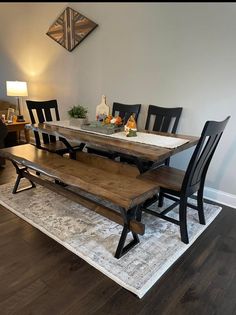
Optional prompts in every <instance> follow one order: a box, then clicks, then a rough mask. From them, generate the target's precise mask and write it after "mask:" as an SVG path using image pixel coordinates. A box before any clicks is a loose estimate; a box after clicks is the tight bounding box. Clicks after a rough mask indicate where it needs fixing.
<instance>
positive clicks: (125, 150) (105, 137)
mask: <svg viewBox="0 0 236 315" xmlns="http://www.w3.org/2000/svg"><path fill="white" fill-rule="evenodd" d="M26 128H28V129H31V130H33V131H37V132H39V133H41V134H42V133H46V134H48V135H53V136H56V137H60V138H65V139H66V140H68V141H78V143H82V144H85V145H88V144H89V145H92V146H94V147H97V148H102V149H103V150H109V151H114V152H117V153H120V154H125V155H128V156H130V157H133V158H135V161H136V165H137V167H138V169H139V171H140V173H142V172H144V171H145V170H144V168H143V165H144V162H147V161H149V162H152V168H154V167H156V166H158V165H160V164H161V163H163V162H164V161H165V159H167V158H169V157H171V156H173V155H175V154H177V153H179V152H182V151H184V150H187V149H189V148H191V147H193V146H195V145H196V144H197V143H198V140H199V137H196V136H191V135H185V134H184V135H182V134H172V133H164V132H154V131H147V130H138V132H137V136H136V137H127V136H126V134H125V132H124V131H121V132H117V133H114V134H103V133H100V132H94V131H88V130H85V129H83V128H82V127H76V126H73V125H71V124H70V121H52V122H44V123H38V124H31V125H30V124H29V125H27V126H26ZM82 147H83V146H81V148H82Z"/></svg>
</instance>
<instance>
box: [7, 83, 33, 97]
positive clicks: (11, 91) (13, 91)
mask: <svg viewBox="0 0 236 315" xmlns="http://www.w3.org/2000/svg"><path fill="white" fill-rule="evenodd" d="M6 85H7V96H28V90H27V83H26V82H23V81H7V82H6Z"/></svg>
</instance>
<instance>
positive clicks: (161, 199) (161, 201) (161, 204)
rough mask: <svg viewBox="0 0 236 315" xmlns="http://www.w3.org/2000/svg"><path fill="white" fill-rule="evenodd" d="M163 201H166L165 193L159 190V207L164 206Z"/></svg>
mask: <svg viewBox="0 0 236 315" xmlns="http://www.w3.org/2000/svg"><path fill="white" fill-rule="evenodd" d="M163 201H164V196H163V193H162V192H159V196H158V207H159V208H161V207H163Z"/></svg>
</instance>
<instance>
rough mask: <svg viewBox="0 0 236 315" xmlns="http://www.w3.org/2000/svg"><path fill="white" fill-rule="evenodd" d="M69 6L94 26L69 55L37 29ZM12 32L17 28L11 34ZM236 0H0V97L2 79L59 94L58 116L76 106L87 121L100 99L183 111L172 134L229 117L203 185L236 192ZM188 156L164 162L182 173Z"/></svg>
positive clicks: (36, 93) (38, 93)
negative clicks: (61, 0) (131, 0)
mask: <svg viewBox="0 0 236 315" xmlns="http://www.w3.org/2000/svg"><path fill="white" fill-rule="evenodd" d="M67 6H70V7H72V8H74V9H75V10H78V11H79V12H81V13H82V14H84V15H85V16H87V17H89V18H90V19H92V20H94V21H95V22H96V23H98V24H99V26H98V28H96V29H95V30H94V31H93V32H92V33H91V34H90V35H89V36H88V37H87V38H86V39H85V40H84V41H83V42H82V43H81V44H80V45H79V46H78V47H77V48H76V49H75V50H74V51H72V52H68V51H67V50H65V49H64V48H63V47H61V46H60V45H58V44H57V43H56V42H55V41H53V40H52V39H50V38H49V37H48V36H47V35H46V34H45V33H46V32H47V30H48V28H49V26H50V25H51V24H52V22H53V21H54V20H55V19H56V17H58V16H59V14H60V13H61V12H62V11H63V10H64V8H66V7H67ZM16 30H17V31H16ZM235 34H236V4H235V3H219V4H218V3H194V4H192V3H185V4H184V3H79V2H77V3H76V2H75V3H69V4H68V3H55V4H54V3H19V4H16V3H15V4H10V3H1V4H0V45H1V47H0V48H1V50H0V58H1V59H0V67H1V68H0V98H2V99H3V98H4V99H7V97H6V96H5V81H6V80H15V79H17V80H27V81H28V82H29V93H30V95H29V98H31V99H49V98H57V100H58V102H59V105H60V112H61V116H62V119H64V118H66V117H67V114H66V111H67V109H68V108H69V107H70V106H71V105H74V104H75V103H81V104H84V105H86V106H87V107H88V108H89V115H90V118H91V119H93V118H94V116H95V107H96V105H97V104H99V103H100V99H101V95H102V94H105V95H106V96H107V99H108V103H109V104H110V105H111V104H112V102H113V101H120V102H124V103H127V104H132V103H133V104H134V103H141V104H142V114H141V117H140V121H139V127H143V126H144V121H145V118H146V116H145V114H146V108H147V105H148V104H154V105H155V104H156V105H160V106H166V107H172V106H182V107H183V114H182V117H181V120H180V127H179V130H178V131H179V133H183V134H184V133H185V134H192V135H199V134H200V132H201V130H202V127H203V124H204V122H205V121H206V120H208V119H210V120H222V119H224V118H225V117H226V116H227V115H231V120H230V122H229V124H228V126H227V128H226V130H225V133H224V135H223V137H222V141H221V142H220V144H219V148H218V149H217V151H216V154H215V156H214V159H213V161H212V164H211V166H210V169H209V173H208V177H207V186H209V187H211V188H214V189H216V190H220V191H223V192H227V193H229V194H232V195H235V196H236V184H235V165H236V137H235V124H236V119H235V113H236V93H235V85H236V82H235V81H236V58H235V56H236V35H235ZM190 153H191V150H188V152H187V153H186V152H184V153H181V154H178V155H177V156H176V157H175V158H174V159H172V163H173V164H174V165H175V166H177V167H181V168H185V167H186V164H187V161H188V158H189V156H190Z"/></svg>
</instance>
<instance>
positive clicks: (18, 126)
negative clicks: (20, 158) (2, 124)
mask: <svg viewBox="0 0 236 315" xmlns="http://www.w3.org/2000/svg"><path fill="white" fill-rule="evenodd" d="M26 124H29V122H26V121H24V122H13V123H6V126H7V129H8V132H16V134H17V142H18V143H19V142H20V132H21V131H22V130H23V131H24V133H25V141H26V142H27V143H29V142H30V131H29V129H26V128H25V125H26Z"/></svg>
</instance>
